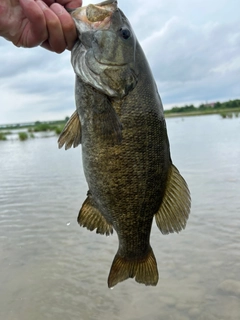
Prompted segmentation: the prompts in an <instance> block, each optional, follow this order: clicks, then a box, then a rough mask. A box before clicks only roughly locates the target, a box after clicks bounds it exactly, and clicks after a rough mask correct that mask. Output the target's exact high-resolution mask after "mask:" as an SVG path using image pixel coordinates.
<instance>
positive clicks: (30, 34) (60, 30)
mask: <svg viewBox="0 0 240 320" xmlns="http://www.w3.org/2000/svg"><path fill="white" fill-rule="evenodd" d="M81 5H82V0H57V1H54V0H44V1H41V0H1V4H0V35H1V36H3V37H4V38H5V39H7V40H10V41H11V42H12V43H13V44H15V45H16V46H18V47H27V48H31V47H35V46H38V45H41V46H42V47H44V48H45V49H48V50H51V51H55V52H57V53H61V52H63V51H64V50H65V49H66V48H67V49H69V50H71V49H72V47H73V45H74V42H75V40H76V38H77V33H76V28H75V24H74V22H73V19H72V17H71V15H70V14H69V13H68V12H67V11H66V10H65V7H66V8H69V9H71V8H72V9H73V8H77V7H80V6H81Z"/></svg>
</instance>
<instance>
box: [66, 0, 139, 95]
mask: <svg viewBox="0 0 240 320" xmlns="http://www.w3.org/2000/svg"><path fill="white" fill-rule="evenodd" d="M93 13H94V14H95V19H93ZM72 16H73V19H74V21H75V23H76V26H77V30H78V33H79V40H78V41H77V43H76V44H75V46H74V48H73V50H72V60H71V61H72V65H73V69H74V71H75V73H76V75H77V76H79V77H80V78H81V80H82V81H83V82H84V83H86V84H89V85H91V86H93V87H94V88H95V89H97V90H99V91H101V92H102V93H104V94H107V95H108V96H110V97H116V98H122V97H124V96H125V95H127V94H128V93H129V92H130V91H131V90H133V89H134V87H135V86H136V84H137V73H138V72H137V70H136V66H135V48H136V37H135V35H134V32H133V30H132V28H131V26H130V24H129V22H128V20H127V18H126V17H125V16H124V14H123V13H122V12H121V11H120V10H119V9H118V8H117V5H116V2H115V1H106V5H104V3H102V4H100V5H99V6H94V5H89V6H87V7H83V8H80V9H77V11H76V12H73V13H72ZM96 17H98V19H100V21H96ZM89 19H90V20H89Z"/></svg>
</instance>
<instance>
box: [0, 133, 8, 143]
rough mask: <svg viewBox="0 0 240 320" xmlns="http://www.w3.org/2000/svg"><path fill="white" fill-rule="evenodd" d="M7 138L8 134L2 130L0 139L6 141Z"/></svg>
mask: <svg viewBox="0 0 240 320" xmlns="http://www.w3.org/2000/svg"><path fill="white" fill-rule="evenodd" d="M5 140H7V137H6V134H5V133H3V132H0V141H5Z"/></svg>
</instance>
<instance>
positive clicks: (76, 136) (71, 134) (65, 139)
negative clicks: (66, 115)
mask: <svg viewBox="0 0 240 320" xmlns="http://www.w3.org/2000/svg"><path fill="white" fill-rule="evenodd" d="M80 143H81V123H80V120H79V117H78V113H77V110H76V111H75V112H74V113H73V114H72V116H71V118H70V119H69V120H68V122H67V123H66V125H65V127H64V129H63V131H62V132H61V134H60V136H59V138H58V147H59V149H61V148H62V147H63V145H64V144H65V150H67V149H69V148H71V147H72V146H73V147H74V148H76V147H77V146H78V145H79V144H80Z"/></svg>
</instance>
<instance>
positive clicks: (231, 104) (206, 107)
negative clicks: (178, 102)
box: [165, 99, 240, 114]
mask: <svg viewBox="0 0 240 320" xmlns="http://www.w3.org/2000/svg"><path fill="white" fill-rule="evenodd" d="M224 109H240V100H239V99H236V100H230V101H227V102H222V103H221V102H214V103H206V104H200V106H198V107H195V106H194V105H193V104H190V105H186V106H183V107H173V108H172V109H170V110H165V113H166V114H167V113H188V112H194V111H196V112H197V111H201V112H204V111H213V110H216V111H221V110H224Z"/></svg>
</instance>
